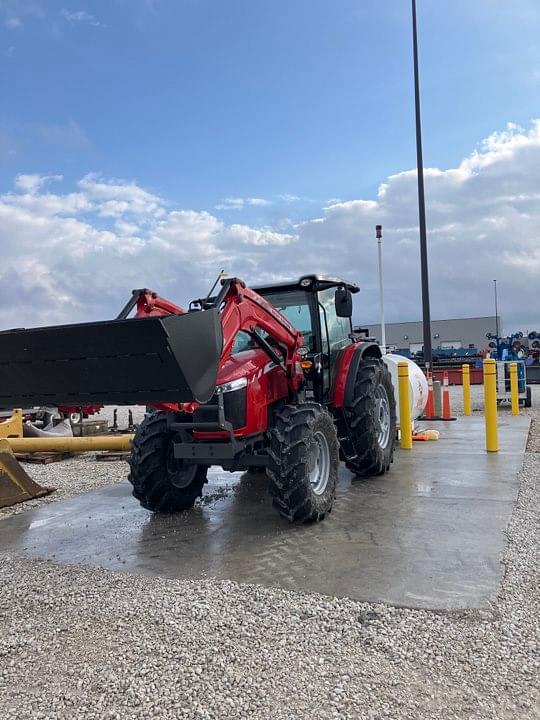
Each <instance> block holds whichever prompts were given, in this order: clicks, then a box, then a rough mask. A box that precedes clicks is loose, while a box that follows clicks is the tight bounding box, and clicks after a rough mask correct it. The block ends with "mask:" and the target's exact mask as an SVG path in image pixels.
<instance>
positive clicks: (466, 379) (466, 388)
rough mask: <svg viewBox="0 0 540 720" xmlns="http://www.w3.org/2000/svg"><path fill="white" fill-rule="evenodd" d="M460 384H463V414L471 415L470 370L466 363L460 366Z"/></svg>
mask: <svg viewBox="0 0 540 720" xmlns="http://www.w3.org/2000/svg"><path fill="white" fill-rule="evenodd" d="M461 382H462V384H463V414H464V415H471V413H472V406H471V369H470V367H469V365H467V364H466V363H465V364H463V365H462V366H461Z"/></svg>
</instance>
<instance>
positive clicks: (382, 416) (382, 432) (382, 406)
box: [375, 385, 391, 450]
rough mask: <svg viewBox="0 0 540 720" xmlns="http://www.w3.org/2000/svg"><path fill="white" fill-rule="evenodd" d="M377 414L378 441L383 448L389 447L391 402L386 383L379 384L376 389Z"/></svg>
mask: <svg viewBox="0 0 540 720" xmlns="http://www.w3.org/2000/svg"><path fill="white" fill-rule="evenodd" d="M375 416H376V420H377V424H378V426H379V431H378V433H377V442H378V443H379V447H380V448H382V449H383V450H384V449H385V448H386V447H387V445H388V441H389V440H390V429H391V422H390V402H389V401H388V393H387V392H386V388H385V387H384V385H378V386H377V388H376V390H375Z"/></svg>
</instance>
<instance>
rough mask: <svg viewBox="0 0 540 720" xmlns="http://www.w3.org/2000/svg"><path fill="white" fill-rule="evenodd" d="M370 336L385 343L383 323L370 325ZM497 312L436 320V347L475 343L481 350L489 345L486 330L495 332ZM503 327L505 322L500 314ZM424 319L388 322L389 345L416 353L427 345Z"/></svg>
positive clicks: (466, 346)
mask: <svg viewBox="0 0 540 720" xmlns="http://www.w3.org/2000/svg"><path fill="white" fill-rule="evenodd" d="M364 327H366V328H367V329H368V332H369V335H370V337H375V338H376V339H377V340H378V341H379V342H381V326H380V325H366V326H364ZM495 328H496V322H495V315H490V316H489V317H474V318H455V319H452V320H432V321H431V338H432V345H433V349H435V348H445V349H449V348H468V347H469V346H471V345H474V347H476V348H478V350H481V349H482V348H487V345H488V340H487V339H486V333H493V334H495ZM499 328H502V321H501V318H500V316H499ZM422 336H423V329H422V322H421V321H420V320H418V321H417V322H402V323H386V344H387V345H388V346H389V347H390V348H392V349H396V348H400V349H407V350H409V351H410V352H411V354H414V353H416V352H418V351H420V350H422V347H423V344H424V343H423V340H422Z"/></svg>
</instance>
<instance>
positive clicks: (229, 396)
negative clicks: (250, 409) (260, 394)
mask: <svg viewBox="0 0 540 720" xmlns="http://www.w3.org/2000/svg"><path fill="white" fill-rule="evenodd" d="M223 409H224V412H225V420H228V422H230V423H231V425H232V426H233V429H234V430H236V429H238V428H241V427H244V425H245V424H246V388H245V387H243V388H238V390H232V391H231V392H228V393H223ZM193 421H194V422H195V423H198V422H206V423H208V422H211V423H216V425H217V423H218V421H219V417H218V399H217V395H212V397H211V398H210V400H209V401H208V402H207V403H204V404H202V405H199V407H198V408H197V409H196V410H195V412H194V413H193Z"/></svg>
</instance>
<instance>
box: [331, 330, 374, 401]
mask: <svg viewBox="0 0 540 720" xmlns="http://www.w3.org/2000/svg"><path fill="white" fill-rule="evenodd" d="M368 357H372V358H373V357H375V358H382V353H381V348H380V347H379V346H378V345H377V343H374V342H357V343H352V344H351V345H347V347H346V348H343V350H340V352H339V354H338V356H337V358H336V363H335V368H336V369H335V372H334V378H333V381H332V388H331V391H330V402H331V404H332V405H333V406H334V407H336V408H340V407H343V406H344V405H346V404H347V402H348V401H349V400H350V399H351V398H352V393H353V388H354V381H355V379H356V373H357V371H358V366H359V365H360V363H361V362H362V361H363V360H364V359H365V358H368Z"/></svg>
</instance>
